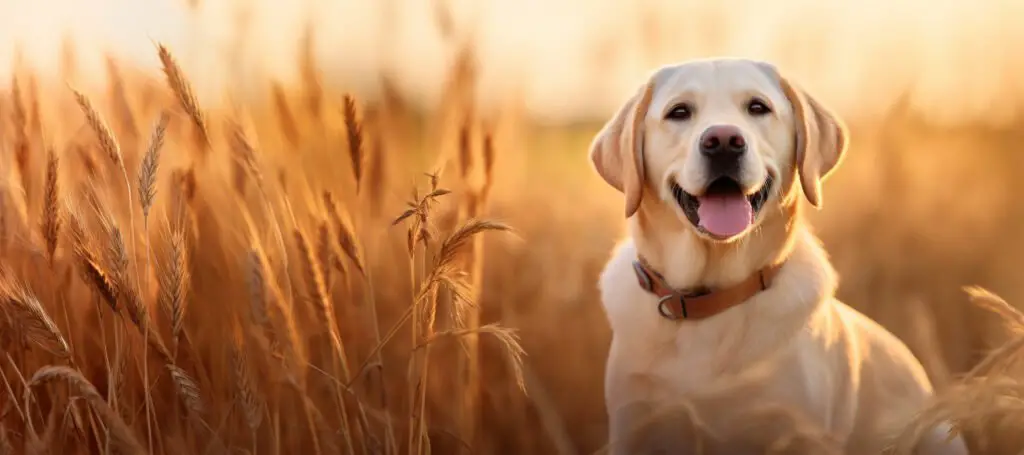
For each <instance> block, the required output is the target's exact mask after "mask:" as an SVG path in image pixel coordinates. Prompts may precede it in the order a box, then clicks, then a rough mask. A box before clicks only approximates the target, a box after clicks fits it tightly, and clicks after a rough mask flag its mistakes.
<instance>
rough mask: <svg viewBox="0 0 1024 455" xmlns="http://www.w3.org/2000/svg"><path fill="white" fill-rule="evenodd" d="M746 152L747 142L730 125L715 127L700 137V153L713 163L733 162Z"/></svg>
mask: <svg viewBox="0 0 1024 455" xmlns="http://www.w3.org/2000/svg"><path fill="white" fill-rule="evenodd" d="M746 151H747V141H746V140H744V139H743V133H741V132H740V129H739V128H737V127H735V126H732V125H715V126H712V127H710V128H708V129H706V130H704V133H703V134H701V135H700V153H701V154H702V155H704V156H706V157H708V158H710V159H712V160H714V161H724V162H728V161H734V160H736V159H738V158H739V157H740V156H742V155H743V153H744V152H746Z"/></svg>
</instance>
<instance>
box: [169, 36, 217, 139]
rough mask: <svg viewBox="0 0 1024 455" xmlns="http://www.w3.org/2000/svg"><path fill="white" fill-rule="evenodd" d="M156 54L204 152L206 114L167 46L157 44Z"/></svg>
mask: <svg viewBox="0 0 1024 455" xmlns="http://www.w3.org/2000/svg"><path fill="white" fill-rule="evenodd" d="M157 54H158V55H159V57H160V63H161V65H162V66H163V71H164V76H166V78H167V85H168V86H169V87H170V88H171V91H172V92H174V96H175V97H176V98H177V99H178V104H179V105H180V106H181V108H182V109H183V110H184V111H185V113H186V114H188V118H189V119H191V120H192V125H193V126H194V127H195V131H196V135H197V138H198V139H199V141H200V147H198V148H199V151H200V152H205V151H206V148H207V147H208V146H209V143H210V134H209V130H208V129H207V125H206V116H205V115H204V114H203V111H202V109H200V108H199V101H198V100H196V96H195V93H193V91H192V84H190V83H189V81H188V78H187V77H186V76H185V73H184V72H183V71H182V70H181V67H180V66H178V62H177V61H176V60H175V59H174V56H173V55H171V51H170V50H168V49H167V47H165V46H164V45H163V44H157ZM200 156H203V155H200Z"/></svg>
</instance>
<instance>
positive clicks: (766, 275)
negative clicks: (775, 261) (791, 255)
mask: <svg viewBox="0 0 1024 455" xmlns="http://www.w3.org/2000/svg"><path fill="white" fill-rule="evenodd" d="M780 266H781V264H779V265H770V266H768V267H765V268H763V269H761V270H758V271H757V272H756V273H754V274H752V275H750V276H749V277H748V278H747V279H745V280H743V281H742V282H740V283H738V284H736V285H734V286H731V287H728V288H724V289H706V288H703V289H691V290H677V289H673V288H672V287H670V286H669V285H668V283H666V282H665V278H664V277H663V276H661V274H659V273H658V272H655V271H654V270H653V269H652V268H651V267H650V265H648V264H647V261H645V260H644V258H643V257H638V258H637V260H635V261H633V270H634V271H635V272H636V278H637V281H639V282H640V287H641V288H643V289H644V290H645V291H647V292H650V293H651V294H654V295H655V296H657V297H658V298H659V300H658V313H661V315H662V316H664V317H666V318H668V319H673V320H676V319H704V318H708V317H711V316H714V315H716V314H718V313H721V312H723V311H725V310H728V309H729V308H732V307H734V306H736V305H739V304H741V303H743V302H746V301H747V300H748V299H750V298H751V297H753V296H754V295H755V294H757V293H758V292H761V291H763V290H765V289H768V286H771V283H772V280H773V279H774V278H775V275H776V274H777V273H778V271H779V267H780Z"/></svg>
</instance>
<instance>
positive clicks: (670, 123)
mask: <svg viewBox="0 0 1024 455" xmlns="http://www.w3.org/2000/svg"><path fill="white" fill-rule="evenodd" d="M846 143H847V135H846V129H845V127H844V126H843V124H842V123H841V122H840V120H839V119H838V118H837V117H836V116H834V115H833V114H832V113H830V112H829V111H828V110H827V109H825V108H824V107H823V106H822V105H821V104H820V103H818V102H817V101H815V100H814V98H812V97H811V96H809V95H808V94H807V93H805V92H804V91H803V90H801V89H799V88H797V87H795V86H794V85H793V84H791V83H790V82H789V81H788V80H787V79H786V78H784V77H783V76H782V75H781V74H780V73H779V72H778V71H777V70H776V69H775V67H774V66H772V65H770V64H768V63H765V62H759V61H753V60H744V59H712V60H696V61H690V62H686V63H682V64H679V65H674V66H667V67H663V68H661V69H659V70H658V71H656V72H655V73H654V74H653V75H652V76H651V77H650V79H649V80H648V81H647V83H645V84H644V85H643V86H642V87H641V88H640V89H639V90H638V91H637V93H636V94H635V95H633V97H632V98H631V99H630V100H628V101H627V102H626V103H625V104H624V105H623V106H622V107H621V108H620V109H619V111H618V112H617V113H616V114H615V115H614V116H613V117H612V119H611V120H609V121H608V123H606V124H605V125H604V127H603V128H602V130H601V131H600V132H599V133H598V134H597V136H596V138H595V139H594V141H593V143H592V144H591V149H590V159H591V161H592V163H593V165H594V167H595V168H596V170H597V172H598V173H599V174H600V175H601V177H602V178H603V179H604V180H605V181H606V182H607V183H608V184H610V185H611V186H613V187H615V188H616V189H618V190H619V191H622V192H623V193H624V194H625V197H626V217H627V218H628V217H630V216H632V215H633V214H634V213H636V211H637V210H638V209H639V208H640V206H641V203H642V202H643V201H644V194H645V193H648V194H649V195H650V196H656V197H657V199H653V198H650V197H649V199H653V200H651V201H650V202H649V203H651V204H665V205H668V206H670V207H671V208H672V210H674V211H675V213H676V214H677V216H678V217H679V218H680V221H681V222H683V223H686V224H688V225H689V226H690V227H692V228H693V229H694V230H695V231H696V232H697V233H698V235H699V236H701V237H702V238H704V239H706V240H708V241H712V242H730V241H733V240H736V239H738V238H741V237H743V236H745V235H746V234H748V233H749V232H751V231H752V230H753V229H754V228H756V227H757V226H758V224H759V223H762V222H763V221H764V219H765V218H768V217H770V216H771V213H772V212H779V211H778V210H766V207H771V206H782V205H790V204H794V203H795V198H793V197H791V193H792V192H793V191H795V189H794V187H795V185H794V182H795V181H796V180H797V179H799V181H800V183H801V187H802V188H803V193H804V195H805V197H806V198H807V200H808V201H809V202H810V203H811V204H812V205H813V206H815V207H820V206H821V199H822V197H821V182H822V180H824V179H825V177H827V176H828V175H829V173H830V172H831V171H832V170H833V169H834V168H835V167H836V166H837V165H838V164H839V161H840V160H841V158H842V157H843V155H844V153H845V150H846Z"/></svg>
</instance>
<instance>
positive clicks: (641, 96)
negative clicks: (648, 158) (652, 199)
mask: <svg viewBox="0 0 1024 455" xmlns="http://www.w3.org/2000/svg"><path fill="white" fill-rule="evenodd" d="M653 91H654V81H653V80H651V81H650V82H648V83H647V84H645V85H644V86H643V87H641V88H640V90H639V91H638V92H637V93H636V94H635V95H633V97H632V98H630V99H629V101H627V102H626V103H625V104H624V105H623V106H622V107H621V108H619V111H618V112H616V113H615V116H613V117H612V118H611V120H609V121H608V123H605V125H604V127H603V128H601V131H600V132H598V133H597V136H596V137H594V141H593V142H592V143H591V144H590V161H591V162H592V163H593V164H594V168H595V169H597V173H598V174H600V175H601V178H603V179H604V181H605V182H608V184H609V185H611V186H613V187H614V188H615V189H617V190H619V191H621V192H623V193H624V194H625V195H626V218H629V217H631V216H633V214H634V213H636V211H637V209H639V208H640V200H641V198H642V197H643V184H644V161H643V159H644V158H643V153H644V117H645V116H647V107H648V106H649V105H650V104H651V95H652V92H653Z"/></svg>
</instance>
